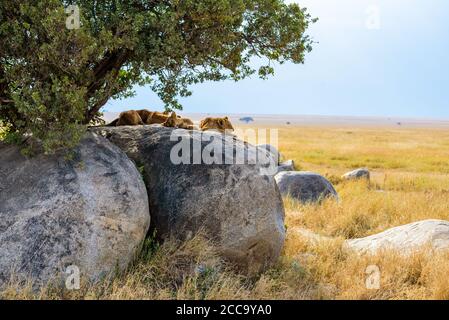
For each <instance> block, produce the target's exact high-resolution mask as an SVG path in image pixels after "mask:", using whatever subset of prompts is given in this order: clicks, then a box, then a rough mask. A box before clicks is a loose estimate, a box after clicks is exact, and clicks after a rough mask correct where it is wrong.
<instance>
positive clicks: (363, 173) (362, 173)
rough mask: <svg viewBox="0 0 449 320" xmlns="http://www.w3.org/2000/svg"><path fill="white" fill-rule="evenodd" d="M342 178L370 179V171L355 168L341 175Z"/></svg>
mask: <svg viewBox="0 0 449 320" xmlns="http://www.w3.org/2000/svg"><path fill="white" fill-rule="evenodd" d="M342 179H344V180H359V179H367V180H369V179H370V173H369V170H368V169H367V168H360V169H356V170H354V171H351V172H347V173H345V174H344V175H343V176H342Z"/></svg>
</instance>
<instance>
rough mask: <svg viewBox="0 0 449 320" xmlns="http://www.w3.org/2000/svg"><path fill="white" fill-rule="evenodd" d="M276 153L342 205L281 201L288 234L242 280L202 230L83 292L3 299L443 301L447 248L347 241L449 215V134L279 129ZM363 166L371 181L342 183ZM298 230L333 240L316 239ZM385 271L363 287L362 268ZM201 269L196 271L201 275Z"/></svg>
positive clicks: (21, 293) (11, 292)
mask: <svg viewBox="0 0 449 320" xmlns="http://www.w3.org/2000/svg"><path fill="white" fill-rule="evenodd" d="M279 141H280V146H279V147H280V151H281V152H282V153H283V154H284V155H285V156H286V158H288V159H294V160H295V162H296V163H297V164H298V165H299V167H300V168H301V169H302V170H310V171H315V172H318V173H321V174H323V175H326V176H328V177H329V178H330V179H331V180H332V181H333V182H334V183H335V187H336V189H337V191H338V192H339V195H340V199H341V201H340V202H338V203H336V202H335V201H324V202H323V203H322V204H320V205H301V204H298V203H297V202H295V201H293V200H291V199H285V205H286V225H287V228H288V237H287V241H286V244H285V248H284V252H283V254H282V257H281V259H280V260H279V262H278V263H277V265H276V266H274V267H273V268H272V269H270V270H268V271H267V272H265V273H264V274H262V275H261V276H260V277H258V278H255V279H247V278H246V277H244V276H242V275H238V274H236V273H235V272H233V271H232V270H231V269H230V268H229V267H228V266H227V265H226V264H225V263H224V262H223V261H221V260H220V259H219V258H218V256H217V254H216V252H215V249H214V247H213V246H212V245H211V244H209V243H208V242H207V241H205V240H204V239H203V238H202V237H201V236H197V237H196V238H194V239H193V240H191V241H189V242H188V243H184V244H177V243H173V242H168V243H165V244H163V245H162V246H161V247H154V245H153V244H151V243H149V244H147V245H146V246H145V251H144V252H143V253H142V255H141V257H140V258H139V259H137V261H136V263H135V265H134V266H132V267H130V269H129V270H128V271H127V272H125V273H124V274H121V275H117V276H115V277H112V278H111V279H109V280H105V281H103V282H101V283H97V284H91V285H87V284H85V283H84V285H83V286H82V289H81V290H79V291H72V292H68V291H65V290H62V291H61V290H56V289H51V288H47V289H45V290H43V291H42V292H39V293H33V292H32V291H31V290H30V289H29V287H25V288H23V287H17V286H16V285H13V284H12V285H11V286H9V287H8V288H7V289H6V290H5V291H3V292H2V293H1V294H0V296H1V297H3V298H23V299H39V298H49V299H60V298H64V299H449V278H448V277H447V274H448V273H449V253H440V254H435V255H429V254H428V250H426V248H423V249H422V250H419V251H417V252H416V253H415V254H414V255H413V256H411V257H404V256H401V255H399V254H397V253H395V252H383V253H379V254H377V255H374V256H370V255H365V256H359V255H357V254H355V253H352V252H348V251H347V250H345V249H343V248H342V246H341V244H342V241H343V240H344V239H348V238H354V237H363V236H367V235H370V234H373V233H377V232H380V231H383V230H385V229H387V228H390V227H394V226H397V225H402V224H406V223H410V222H413V221H418V220H422V219H429V218H434V219H444V220H449V130H431V129H404V128H398V129H391V128H384V129H383V128H351V129H348V128H319V127H303V128H300V127H287V126H285V127H282V128H280V130H279ZM356 167H368V168H370V169H371V171H372V182H371V183H366V182H342V181H340V179H339V177H340V175H341V174H343V173H345V172H346V171H348V170H350V169H353V168H356ZM298 228H308V229H311V230H312V231H314V232H315V233H318V234H321V235H323V236H329V237H332V238H331V239H330V240H327V241H322V242H320V243H313V242H310V241H308V240H307V239H305V238H304V237H303V236H302V235H301V234H300V233H299V232H297V230H298ZM369 265H376V266H378V267H379V269H380V271H381V286H380V289H378V290H369V289H367V288H366V284H365V281H366V279H367V275H366V273H365V272H366V268H367V267H368V266H369ZM198 266H201V269H202V270H203V271H202V272H198Z"/></svg>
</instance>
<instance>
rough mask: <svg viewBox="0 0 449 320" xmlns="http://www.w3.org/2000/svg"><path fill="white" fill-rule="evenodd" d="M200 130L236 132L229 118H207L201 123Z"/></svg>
mask: <svg viewBox="0 0 449 320" xmlns="http://www.w3.org/2000/svg"><path fill="white" fill-rule="evenodd" d="M200 129H201V130H202V131H206V130H217V131H219V132H221V133H224V132H225V131H234V127H233V126H232V124H231V121H229V118H228V117H224V118H210V117H208V118H205V119H203V120H201V122H200Z"/></svg>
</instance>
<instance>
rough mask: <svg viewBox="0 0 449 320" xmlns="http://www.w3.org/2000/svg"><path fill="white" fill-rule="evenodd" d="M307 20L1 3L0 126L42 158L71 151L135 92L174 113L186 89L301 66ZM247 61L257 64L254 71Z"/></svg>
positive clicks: (157, 1) (129, 0) (223, 2)
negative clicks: (150, 94)
mask: <svg viewBox="0 0 449 320" xmlns="http://www.w3.org/2000/svg"><path fill="white" fill-rule="evenodd" d="M73 5H76V6H78V8H79V13H80V14H79V16H80V25H79V27H77V26H76V21H75V19H76V12H75V11H72V12H67V8H68V7H69V6H73ZM71 8H73V7H71ZM313 21H314V19H312V18H311V17H310V15H309V14H308V13H307V11H306V10H305V9H302V8H300V7H299V6H298V5H297V4H289V5H288V4H285V3H284V1H283V0H102V1H99V0H98V1H97V0H79V1H60V0H39V1H35V0H22V1H18V2H16V1H1V2H0V126H3V128H4V129H3V130H6V133H7V135H8V136H10V137H11V136H16V137H17V136H23V135H33V136H34V137H37V138H38V139H40V140H42V141H43V144H44V147H45V150H46V151H47V152H49V151H54V150H56V149H58V148H61V147H71V146H74V145H75V144H76V143H77V142H78V141H79V138H80V136H81V135H82V133H83V132H84V130H85V128H86V126H87V125H88V124H90V123H92V122H94V121H96V120H97V119H98V117H99V116H100V109H101V107H102V106H104V105H105V103H106V102H107V101H108V100H109V99H110V98H120V97H126V96H130V95H132V94H133V92H132V88H133V86H134V85H136V84H139V85H144V84H149V85H150V87H151V88H152V90H153V91H155V92H156V93H157V94H158V95H159V97H160V98H161V100H162V101H163V102H164V104H165V106H166V108H167V109H180V108H181V106H180V104H179V103H178V100H177V98H178V97H183V96H188V95H190V94H191V92H190V91H189V89H188V88H189V86H190V85H192V84H195V83H200V82H203V81H220V80H225V79H233V80H235V81H238V80H241V79H243V78H245V77H248V76H249V75H251V74H254V73H258V75H259V76H260V77H262V78H265V77H266V76H268V75H270V74H272V73H273V68H272V64H273V62H278V63H283V62H285V61H292V62H294V63H303V62H304V54H305V53H306V52H308V51H310V50H311V45H312V40H311V39H310V37H309V36H307V35H306V34H305V32H306V30H307V28H308V26H309V24H310V23H312V22H313ZM253 57H258V58H261V59H262V61H265V62H263V63H262V66H260V67H258V68H254V67H253V66H252V64H250V59H251V58H253Z"/></svg>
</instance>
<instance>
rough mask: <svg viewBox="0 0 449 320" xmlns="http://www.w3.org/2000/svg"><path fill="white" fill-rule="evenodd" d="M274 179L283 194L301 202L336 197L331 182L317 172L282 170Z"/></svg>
mask: <svg viewBox="0 0 449 320" xmlns="http://www.w3.org/2000/svg"><path fill="white" fill-rule="evenodd" d="M275 179H276V182H277V184H278V186H279V190H280V191H281V194H282V195H283V196H290V197H292V198H293V199H296V200H299V201H300V202H302V203H312V202H319V201H320V200H322V199H324V198H327V197H333V198H336V199H338V194H337V191H335V189H334V187H333V186H332V184H331V183H330V182H329V181H328V180H327V179H326V178H324V177H323V176H321V175H319V174H317V173H313V172H307V171H283V172H280V173H278V174H277V175H276V176H275Z"/></svg>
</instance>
